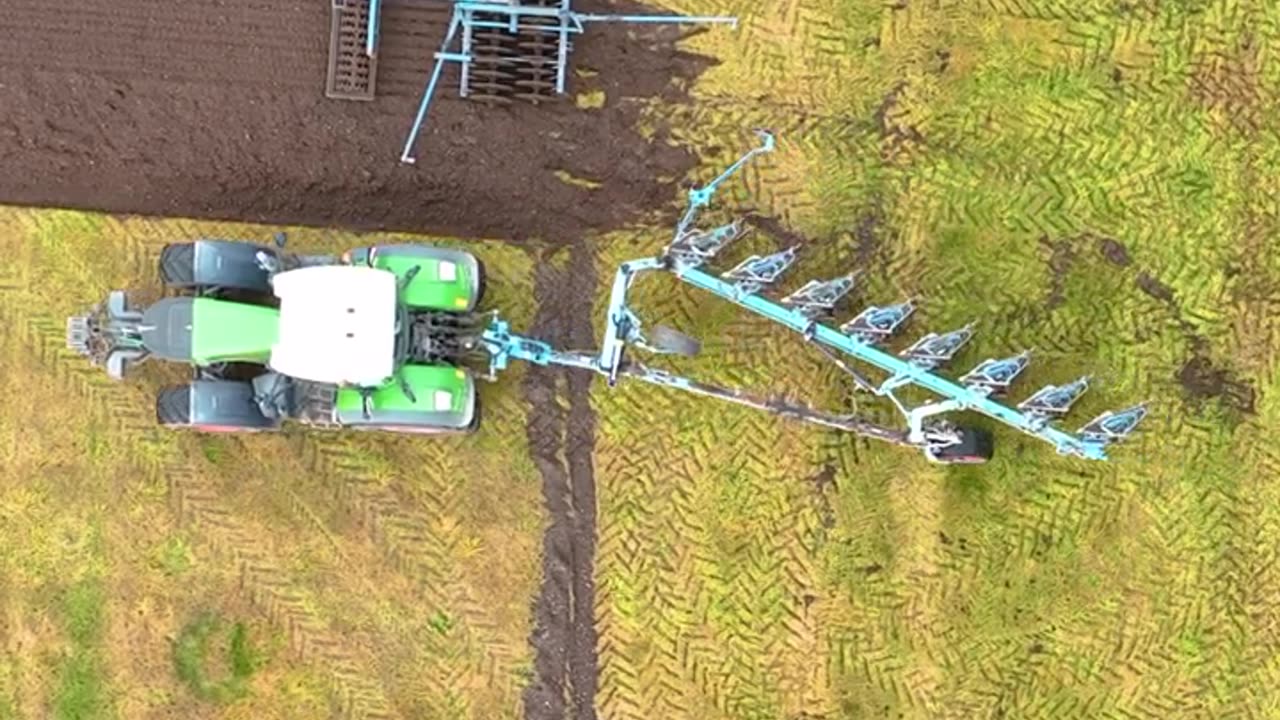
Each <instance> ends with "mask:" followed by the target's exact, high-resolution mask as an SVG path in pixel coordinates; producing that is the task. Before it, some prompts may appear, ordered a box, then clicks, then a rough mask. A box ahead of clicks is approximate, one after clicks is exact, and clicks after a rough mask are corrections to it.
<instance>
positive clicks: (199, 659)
mask: <svg viewBox="0 0 1280 720" xmlns="http://www.w3.org/2000/svg"><path fill="white" fill-rule="evenodd" d="M225 630H227V628H226V623H225V622H224V621H223V620H222V619H221V618H220V617H219V616H218V615H217V614H215V613H211V612H206V613H202V614H201V615H199V616H198V617H197V618H195V619H194V620H192V621H191V622H190V623H188V624H187V625H186V626H185V627H183V628H182V631H181V632H180V633H179V634H178V638H177V640H176V641H175V642H174V647H173V663H174V669H175V671H176V672H177V674H178V677H179V678H180V679H181V680H182V682H183V683H184V684H186V686H187V687H188V688H190V689H191V691H192V692H193V693H194V694H195V695H196V697H198V698H200V699H201V700H206V701H209V702H213V703H216V704H219V705H225V704H228V703H232V702H235V701H237V700H241V699H243V698H244V697H246V696H247V695H248V694H249V680H250V678H252V677H253V675H254V673H255V672H257V671H258V669H259V668H260V667H261V665H262V662H263V659H262V658H261V657H260V655H259V653H258V652H257V650H255V648H254V647H253V646H252V645H251V644H250V642H249V630H248V628H247V626H246V625H245V624H244V623H243V622H236V623H234V624H232V625H231V628H230V631H229V632H226V633H224V632H223V631H225ZM222 634H225V635H226V638H225V654H224V655H223V654H220V653H215V652H211V648H210V645H211V643H215V644H217V645H221V644H222V641H223V638H221V637H220V635H222ZM220 649H221V648H220Z"/></svg>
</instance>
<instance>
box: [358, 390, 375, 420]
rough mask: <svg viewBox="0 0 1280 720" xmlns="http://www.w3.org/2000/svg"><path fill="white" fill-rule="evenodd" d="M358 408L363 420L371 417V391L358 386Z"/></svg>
mask: <svg viewBox="0 0 1280 720" xmlns="http://www.w3.org/2000/svg"><path fill="white" fill-rule="evenodd" d="M360 410H361V413H362V414H363V415H364V419H365V420H372V419H373V391H372V390H370V389H369V388H360Z"/></svg>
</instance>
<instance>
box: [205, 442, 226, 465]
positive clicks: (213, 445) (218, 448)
mask: <svg viewBox="0 0 1280 720" xmlns="http://www.w3.org/2000/svg"><path fill="white" fill-rule="evenodd" d="M200 452H201V454H203V455H204V459H205V460H208V461H209V462H210V463H211V464H213V465H217V464H219V463H221V462H222V460H223V458H225V457H226V456H227V449H226V447H225V446H224V445H223V444H222V440H221V439H220V438H201V440H200Z"/></svg>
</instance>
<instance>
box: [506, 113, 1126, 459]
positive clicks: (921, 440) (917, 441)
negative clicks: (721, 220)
mask: <svg viewBox="0 0 1280 720" xmlns="http://www.w3.org/2000/svg"><path fill="white" fill-rule="evenodd" d="M759 134H760V136H761V138H762V140H763V143H762V145H761V146H760V147H758V148H756V149H755V150H753V151H751V152H749V153H748V154H747V155H745V156H744V157H743V158H742V159H741V160H739V161H738V162H737V163H735V164H734V165H733V166H731V167H730V168H729V169H728V170H726V171H725V172H724V173H722V174H721V175H720V176H719V177H717V178H716V179H715V180H713V181H712V182H711V183H709V184H708V185H707V186H705V187H703V188H700V189H694V190H691V191H690V192H689V203H690V205H689V208H688V211H687V212H686V213H685V215H684V217H683V218H682V219H681V221H680V224H679V226H678V228H677V231H676V235H675V238H674V239H673V243H672V244H673V245H674V244H675V242H676V241H678V240H679V239H680V238H681V237H683V236H684V234H685V233H686V232H687V231H688V230H689V228H690V227H691V226H692V224H693V222H694V220H695V218H696V214H697V210H698V208H701V207H704V206H706V205H707V204H709V203H710V201H711V199H712V197H713V196H714V193H715V191H716V189H717V188H718V186H719V185H720V184H721V183H723V182H724V181H725V180H727V179H728V178H729V177H730V176H731V175H732V174H733V173H735V172H736V171H737V170H739V169H740V168H741V167H742V166H743V165H744V164H745V163H746V162H747V161H748V160H750V159H751V158H752V157H754V156H755V155H756V154H759V153H765V152H771V151H772V150H773V149H774V138H773V136H772V135H771V134H769V133H766V132H759ZM724 230H725V228H719V229H717V230H716V231H714V232H721V231H724ZM657 270H662V271H667V272H671V273H672V274H674V275H675V276H676V277H677V278H678V279H680V280H682V281H683V282H686V283H688V284H690V285H693V286H694V287H696V288H699V289H701V290H704V291H706V292H709V293H711V294H713V295H715V296H717V297H719V298H721V299H724V300H727V301H729V302H732V303H734V304H735V305H738V306H739V307H742V308H745V309H747V310H749V311H751V312H753V313H756V314H757V315H760V316H762V317H764V318H767V319H768V320H771V321H773V322H775V323H778V324H780V325H783V326H786V327H788V328H790V329H792V330H794V331H796V332H798V333H800V334H801V335H803V336H804V338H805V339H806V340H808V341H810V342H815V343H818V344H820V345H822V346H825V347H827V348H831V349H834V350H836V351H839V352H841V353H844V354H845V355H850V356H853V357H854V358H856V359H857V360H860V361H862V362H864V363H867V364H870V365H874V366H875V367H877V368H879V369H881V370H883V371H885V372H887V373H888V378H887V379H885V380H884V381H883V382H882V383H880V385H879V386H875V385H870V384H864V383H865V381H864V380H862V379H861V378H860V377H859V378H857V379H858V380H859V385H862V386H863V387H864V389H868V390H871V391H872V392H873V393H875V394H876V395H879V396H883V397H888V398H889V399H890V400H891V401H893V403H894V405H895V406H897V407H898V409H899V410H900V411H901V412H902V413H903V414H904V415H905V416H906V418H907V425H908V429H907V432H906V433H905V436H904V437H896V436H894V434H893V433H891V432H888V431H883V430H880V429H878V428H876V427H875V426H871V425H869V424H866V423H860V422H858V421H856V420H850V419H847V418H840V417H837V416H830V415H825V414H823V413H816V412H808V411H806V410H804V409H801V410H800V411H799V412H791V413H788V412H786V411H785V410H784V411H783V412H784V414H792V415H796V416H800V417H802V419H808V420H810V421H814V422H818V423H821V424H826V425H831V426H836V427H843V428H844V429H850V430H854V431H857V432H864V434H869V435H873V436H876V437H880V438H881V439H886V440H897V441H899V442H901V443H902V444H908V445H914V446H919V447H923V446H925V445H926V435H925V429H924V419H925V418H926V417H929V416H932V415H938V414H942V413H949V412H958V411H965V410H972V411H976V412H978V413H981V414H983V415H986V416H987V417H990V418H992V419H994V420H997V421H999V422H1001V423H1003V424H1005V425H1008V426H1010V427H1013V428H1015V429H1017V430H1019V431H1021V432H1023V433H1026V434H1027V435H1031V436H1033V437H1036V438H1039V439H1041V440H1044V441H1046V442H1048V443H1051V444H1053V445H1054V446H1055V447H1056V448H1057V451H1058V453H1059V454H1062V455H1073V456H1077V457H1081V458H1085V459H1090V460H1105V459H1107V454H1106V448H1107V446H1108V445H1109V444H1111V443H1113V442H1115V441H1117V440H1119V439H1121V438H1123V437H1124V436H1126V435H1128V434H1129V432H1131V431H1132V430H1133V428H1134V427H1136V425H1137V424H1138V423H1139V422H1140V421H1141V420H1142V419H1143V418H1144V417H1145V416H1146V412H1147V411H1146V405H1145V404H1139V405H1135V406H1133V407H1130V408H1126V409H1124V410H1121V411H1117V412H1113V413H1104V414H1103V415H1100V416H1099V417H1097V418H1095V419H1094V420H1093V421H1091V422H1090V423H1088V424H1087V425H1086V426H1085V427H1084V428H1082V429H1081V431H1080V432H1079V433H1077V434H1072V433H1068V432H1064V431H1062V430H1059V429H1057V428H1055V427H1053V426H1052V425H1051V424H1050V422H1051V418H1049V417H1047V416H1045V415H1042V414H1037V413H1024V412H1021V411H1018V410H1015V409H1013V408H1010V407H1008V406H1006V405H1003V404H1001V403H999V402H996V401H995V400H992V399H991V398H990V397H989V394H988V392H987V391H984V390H983V389H981V388H980V387H969V386H966V385H964V384H961V383H957V382H954V381H952V380H949V379H947V378H945V377H942V376H940V375H937V374H934V373H933V372H931V371H930V370H929V369H927V368H925V367H922V366H920V365H918V364H915V363H912V362H910V361H908V360H903V359H900V358H897V357H894V356H893V355H890V354H888V353H886V352H884V351H882V350H880V349H878V348H876V347H875V346H874V345H873V344H872V343H871V342H869V341H868V340H866V339H864V338H862V337H859V336H856V335H850V334H846V333H843V332H840V331H839V330H836V329H834V328H831V327H829V326H827V325H824V324H822V323H820V322H817V321H815V320H814V319H813V318H811V317H809V316H808V315H806V314H804V313H803V312H802V311H800V310H797V309H792V308H789V307H786V306H785V305H782V304H779V303H777V302H774V301H772V300H769V299H768V298H765V297H762V296H760V295H758V294H755V293H754V292H751V293H749V292H744V291H743V290H742V289H741V288H740V287H739V286H738V285H735V284H733V283H729V282H726V281H725V280H723V279H721V278H720V277H716V276H715V275H712V274H710V273H707V272H705V271H703V270H701V269H700V268H699V267H698V263H696V262H688V261H684V260H682V259H681V254H680V253H673V252H672V246H668V248H667V251H666V252H665V253H664V254H663V255H661V256H658V257H651V258H644V259H639V260H633V261H631V262H627V263H624V264H623V265H622V266H621V267H619V268H618V271H617V273H616V274H615V275H614V280H613V287H612V290H611V294H610V299H609V309H608V316H607V321H606V325H605V328H604V341H603V344H602V347H601V349H600V352H599V354H598V355H595V356H592V355H588V354H585V353H565V352H560V351H557V350H554V349H553V348H551V347H550V346H549V345H547V344H546V343H543V342H540V341H537V340H530V339H528V338H524V337H521V336H519V335H513V334H511V333H510V328H509V327H508V325H507V323H505V322H503V321H501V320H498V319H497V318H495V320H494V322H493V324H492V325H491V326H490V328H489V330H488V331H486V332H485V334H484V340H485V345H486V347H487V348H488V349H489V351H490V353H491V359H492V363H491V366H490V373H491V376H492V375H493V374H495V373H496V371H498V370H501V369H504V368H505V367H507V364H508V362H509V361H510V360H512V359H517V360H524V361H527V362H533V363H536V364H539V365H562V366H567V367H574V368H580V369H584V370H592V371H594V372H597V373H600V374H602V375H604V376H605V377H606V378H607V379H608V383H609V385H610V386H613V385H615V384H616V383H617V380H618V377H619V376H620V375H628V376H631V377H637V378H639V379H641V380H645V381H647V382H651V383H655V384H660V385H665V386H668V387H673V388H677V389H682V390H687V391H691V392H697V393H700V394H704V395H715V396H718V397H722V398H726V399H730V400H738V398H737V395H738V394H737V393H736V392H724V391H721V392H709V391H707V390H706V388H707V386H703V385H701V384H700V383H698V382H696V381H693V380H688V379H686V378H679V377H676V376H672V375H668V374H666V373H662V372H660V371H652V370H647V369H644V368H642V367H641V368H639V369H638V370H637V369H636V368H635V367H631V366H628V365H627V364H625V363H624V362H623V354H624V350H625V348H626V346H627V345H628V344H631V343H637V342H642V335H641V334H640V323H639V320H638V318H637V317H636V315H635V313H634V312H632V310H631V309H630V308H629V307H628V306H627V300H626V297H627V291H628V290H629V289H630V287H631V283H632V282H633V281H634V280H635V278H636V276H637V275H639V274H641V273H645V272H652V271H657ZM837 361H838V360H837ZM838 362H839V361H838ZM841 364H842V366H843V363H841ZM907 385H916V386H918V387H921V388H924V389H925V390H928V391H929V392H931V393H933V394H935V395H939V396H941V397H942V398H944V399H942V400H939V401H934V402H930V403H927V404H925V405H921V406H918V407H914V408H907V407H906V406H905V405H903V404H902V402H900V401H899V400H898V398H897V397H896V396H895V394H894V392H895V391H896V390H897V389H898V388H901V387H904V386H907ZM738 401H739V402H743V404H747V405H752V406H755V407H763V408H766V409H772V410H775V411H777V410H778V407H777V405H776V404H769V403H763V402H758V401H750V400H748V401H742V400H738ZM791 407H798V406H791ZM1113 428H1118V429H1117V430H1116V431H1115V432H1114V433H1113V432H1111V431H1112V429H1113Z"/></svg>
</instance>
